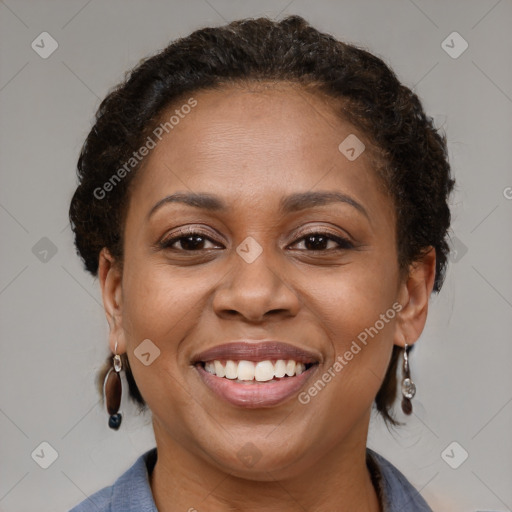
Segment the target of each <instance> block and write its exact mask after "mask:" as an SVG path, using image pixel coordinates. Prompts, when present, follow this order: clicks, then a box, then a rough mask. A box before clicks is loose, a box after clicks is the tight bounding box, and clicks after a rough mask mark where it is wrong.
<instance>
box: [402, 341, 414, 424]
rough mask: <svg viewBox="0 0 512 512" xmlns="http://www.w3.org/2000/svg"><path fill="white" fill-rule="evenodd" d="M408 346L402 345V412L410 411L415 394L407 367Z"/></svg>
mask: <svg viewBox="0 0 512 512" xmlns="http://www.w3.org/2000/svg"><path fill="white" fill-rule="evenodd" d="M410 348H411V347H410V346H408V345H407V343H406V344H405V347H404V360H403V365H402V376H403V377H402V411H403V412H404V414H408V415H409V414H411V413H412V404H411V398H413V397H414V395H415V394H416V386H415V385H414V382H413V381H412V379H411V372H410V368H409V355H408V351H409V350H410Z"/></svg>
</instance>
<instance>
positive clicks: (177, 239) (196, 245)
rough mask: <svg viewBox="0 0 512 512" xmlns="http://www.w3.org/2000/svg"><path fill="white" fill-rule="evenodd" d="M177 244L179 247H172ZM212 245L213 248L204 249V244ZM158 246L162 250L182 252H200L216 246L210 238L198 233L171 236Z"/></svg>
mask: <svg viewBox="0 0 512 512" xmlns="http://www.w3.org/2000/svg"><path fill="white" fill-rule="evenodd" d="M177 243H179V244H180V245H181V247H173V246H174V245H175V244H177ZM208 243H212V244H213V245H214V247H205V245H206V244H208ZM159 246H160V247H161V248H162V249H172V250H178V251H180V250H182V251H201V250H206V249H212V248H215V246H218V245H217V244H216V242H214V241H213V240H212V239H211V238H209V237H207V236H205V235H203V234H202V233H200V232H188V233H181V234H178V235H177V236H173V237H171V238H169V239H167V240H164V241H162V242H160V244H159Z"/></svg>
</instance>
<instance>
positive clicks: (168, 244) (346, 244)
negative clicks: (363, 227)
mask: <svg viewBox="0 0 512 512" xmlns="http://www.w3.org/2000/svg"><path fill="white" fill-rule="evenodd" d="M315 235H316V236H325V237H326V238H327V239H328V240H332V241H334V242H336V243H337V244H338V245H339V247H336V248H334V249H332V248H331V249H317V250H315V249H312V250H307V249H306V250H305V251H306V252H330V251H343V250H347V249H353V248H354V244H353V243H352V242H351V241H350V240H348V238H344V237H342V236H339V235H334V234H332V233H329V232H327V231H311V232H307V233H299V235H298V236H300V238H298V239H297V240H296V241H295V243H298V242H301V241H303V240H305V239H306V238H308V237H309V236H315ZM190 236H200V237H201V238H203V239H204V240H208V241H209V242H213V243H216V242H215V241H214V240H212V239H211V238H210V237H208V236H206V235H205V234H204V233H202V232H200V231H196V230H190V231H181V232H179V233H176V234H175V236H173V237H172V238H169V239H167V240H163V241H161V242H159V243H158V246H159V248H160V249H170V250H176V249H173V247H172V245H174V244H175V243H176V242H178V241H179V240H181V239H183V238H186V237H190ZM177 250H178V251H183V252H199V251H201V250H208V249H197V250H195V251H194V250H187V249H177Z"/></svg>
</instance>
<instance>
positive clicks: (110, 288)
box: [98, 247, 126, 354]
mask: <svg viewBox="0 0 512 512" xmlns="http://www.w3.org/2000/svg"><path fill="white" fill-rule="evenodd" d="M98 277H99V281H100V285H101V294H102V296H103V307H104V308H105V314H106V316H107V321H108V325H109V327H110V334H109V345H110V350H111V352H112V353H114V351H115V346H116V341H117V353H118V354H122V353H124V352H126V340H125V337H124V330H123V328H122V318H123V316H122V313H123V310H122V305H123V304H122V296H123V294H122V291H123V289H122V277H123V276H122V272H121V270H120V269H119V266H118V265H117V264H116V261H115V259H114V258H113V256H112V255H111V254H110V252H109V251H108V249H107V248H106V247H104V248H103V249H102V250H101V252H100V255H99V267H98Z"/></svg>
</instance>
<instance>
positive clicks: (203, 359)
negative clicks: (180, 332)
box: [192, 342, 321, 408]
mask: <svg viewBox="0 0 512 512" xmlns="http://www.w3.org/2000/svg"><path fill="white" fill-rule="evenodd" d="M320 362H321V356H320V355H319V354H314V353H312V352H309V351H306V350H303V349H299V348H297V347H294V346H292V345H288V344H285V343H282V342H263V343H262V342H257V343H250V342H237V343H230V344H225V345H220V346H217V347H214V348H213V349H210V350H208V351H206V352H203V353H201V354H198V355H197V356H196V357H195V358H194V359H193V360H192V364H193V366H194V367H195V368H196V370H197V371H198V373H199V376H200V377H201V380H202V381H203V383H204V384H205V385H206V386H207V387H208V388H209V389H210V391H212V392H213V393H214V394H215V395H217V396H218V397H219V398H221V399H223V400H225V401H227V402H229V403H231V404H233V405H236V406H239V407H249V408H257V407H272V406H275V405H278V404H281V403H282V402H284V401H285V400H287V399H289V398H291V397H292V396H293V395H295V394H296V393H297V392H298V391H299V390H300V389H301V388H302V387H303V386H304V385H305V383H306V381H307V380H309V377H310V376H311V375H312V374H313V373H314V372H315V370H316V369H317V367H318V365H319V363H320Z"/></svg>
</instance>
